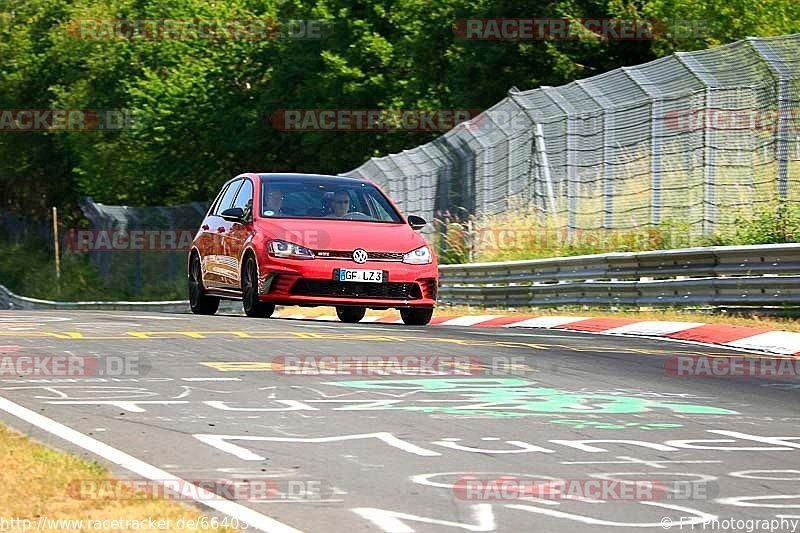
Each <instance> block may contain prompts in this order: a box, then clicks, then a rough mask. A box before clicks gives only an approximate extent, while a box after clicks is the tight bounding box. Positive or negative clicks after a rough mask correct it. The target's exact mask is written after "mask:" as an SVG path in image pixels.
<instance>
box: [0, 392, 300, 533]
mask: <svg viewBox="0 0 800 533" xmlns="http://www.w3.org/2000/svg"><path fill="white" fill-rule="evenodd" d="M0 410H2V411H5V412H6V413H8V414H10V415H12V416H15V417H17V418H19V419H20V420H22V421H23V422H26V423H28V424H31V425H34V426H36V427H38V428H40V429H43V430H44V431H47V432H48V433H50V434H52V435H55V436H57V437H60V438H62V439H64V440H66V441H68V442H71V443H72V444H74V445H76V446H79V447H80V448H83V449H84V450H88V451H90V452H92V453H93V454H95V455H98V456H100V457H102V458H103V459H106V460H107V461H110V462H112V463H114V464H115V465H117V466H121V467H122V468H125V469H126V470H129V471H131V472H133V473H134V474H137V475H139V476H142V477H143V478H146V479H149V480H150V481H154V482H156V483H159V482H164V481H170V482H173V483H176V485H177V486H178V487H181V493H182V494H183V495H184V496H185V497H187V498H190V499H192V500H194V501H195V502H197V503H198V504H200V505H202V506H206V507H211V508H212V509H215V510H217V511H219V512H221V513H224V514H226V515H228V516H230V517H232V518H236V519H238V520H240V521H242V522H244V523H246V524H248V525H249V526H250V527H252V528H254V529H257V530H259V531H264V532H265V533H271V532H276V533H300V531H299V530H297V529H294V528H293V527H291V526H287V525H286V524H283V523H281V522H278V521H277V520H275V519H274V518H270V517H268V516H265V515H263V514H261V513H259V512H256V511H254V510H252V509H249V508H247V507H245V506H243V505H241V504H238V503H236V502H232V501H230V500H226V499H224V498H222V497H220V496H218V495H216V494H214V493H212V492H209V491H207V490H205V489H203V488H200V487H198V486H196V485H192V484H190V483H189V482H187V481H185V480H183V479H181V478H179V477H177V476H175V475H173V474H170V473H169V472H166V471H164V470H161V469H160V468H157V467H155V466H153V465H151V464H149V463H145V462H144V461H142V460H140V459H137V458H136V457H133V456H132V455H128V454H127V453H125V452H123V451H120V450H118V449H116V448H113V447H111V446H109V445H108V444H104V443H102V442H100V441H98V440H96V439H93V438H92V437H89V436H88V435H84V434H83V433H80V432H79V431H75V430H74V429H72V428H70V427H67V426H65V425H63V424H60V423H58V422H56V421H55V420H52V419H50V418H47V417H45V416H42V415H40V414H38V413H35V412H33V411H31V410H30V409H26V408H25V407H22V406H21V405H18V404H16V403H14V402H12V401H10V400H7V399H5V398H3V397H0Z"/></svg>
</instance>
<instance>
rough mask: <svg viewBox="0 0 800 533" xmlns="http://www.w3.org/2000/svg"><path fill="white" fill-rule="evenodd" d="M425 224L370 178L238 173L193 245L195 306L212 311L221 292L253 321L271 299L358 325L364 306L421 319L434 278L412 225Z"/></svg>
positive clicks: (428, 253) (429, 307)
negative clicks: (326, 308)
mask: <svg viewBox="0 0 800 533" xmlns="http://www.w3.org/2000/svg"><path fill="white" fill-rule="evenodd" d="M424 225H425V221H424V220H423V219H421V218H420V217H416V216H409V217H408V218H406V217H404V216H403V215H402V214H400V211H399V210H398V209H397V207H396V206H395V205H394V203H392V201H391V200H390V199H389V198H388V197H387V196H386V195H385V194H384V193H383V192H382V191H381V190H380V189H379V188H378V187H377V186H375V184H373V183H371V182H369V181H366V180H362V179H355V178H346V177H339V176H321V175H312V174H251V173H247V174H242V175H240V176H237V177H236V178H234V179H232V180H230V181H229V182H227V183H226V184H225V185H224V186H223V187H222V190H221V191H220V193H219V195H218V196H217V198H216V200H214V203H213V204H212V205H211V208H210V209H209V211H208V214H207V215H206V218H205V220H203V224H202V226H201V227H200V230H199V231H198V232H197V236H196V237H195V238H194V242H193V243H192V249H191V251H190V253H189V299H190V304H191V308H192V312H194V313H197V314H206V315H210V314H214V313H215V312H216V311H217V308H218V306H219V300H220V298H226V299H237V300H238V299H241V300H242V304H243V307H244V311H245V313H246V314H247V315H248V316H252V317H269V316H270V315H272V313H273V311H274V310H275V305H300V306H318V305H331V306H335V307H336V314H337V315H338V316H339V319H340V320H341V321H343V322H358V321H359V320H361V319H362V318H363V317H364V314H365V312H366V310H367V308H370V309H389V308H396V309H399V310H400V316H401V317H402V319H403V322H404V323H406V324H411V325H425V324H427V323H428V322H430V320H431V316H432V315H433V308H434V306H435V304H436V292H437V289H438V286H439V280H438V265H437V261H436V256H435V254H434V252H433V250H432V249H431V247H430V246H428V245H427V243H426V242H425V239H424V238H423V237H422V236H421V235H420V234H419V233H417V231H415V230H419V229H421V228H422V227H423V226H424Z"/></svg>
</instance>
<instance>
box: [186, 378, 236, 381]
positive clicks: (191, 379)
mask: <svg viewBox="0 0 800 533" xmlns="http://www.w3.org/2000/svg"><path fill="white" fill-rule="evenodd" d="M181 381H242V378H181Z"/></svg>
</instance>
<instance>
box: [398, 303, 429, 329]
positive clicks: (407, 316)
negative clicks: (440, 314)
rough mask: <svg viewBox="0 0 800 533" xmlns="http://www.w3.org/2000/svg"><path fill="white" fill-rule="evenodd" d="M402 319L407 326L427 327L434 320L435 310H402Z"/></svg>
mask: <svg viewBox="0 0 800 533" xmlns="http://www.w3.org/2000/svg"><path fill="white" fill-rule="evenodd" d="M400 318H402V319H403V324H405V325H407V326H425V325H427V324H428V323H429V322H430V321H431V318H433V308H432V307H428V308H422V309H400Z"/></svg>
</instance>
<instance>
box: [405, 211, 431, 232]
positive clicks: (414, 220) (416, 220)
mask: <svg viewBox="0 0 800 533" xmlns="http://www.w3.org/2000/svg"><path fill="white" fill-rule="evenodd" d="M425 224H427V222H425V219H424V218H422V217H418V216H416V215H409V216H408V225H409V226H411V227H412V228H414V229H415V230H421V229H422V228H424V227H425Z"/></svg>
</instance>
